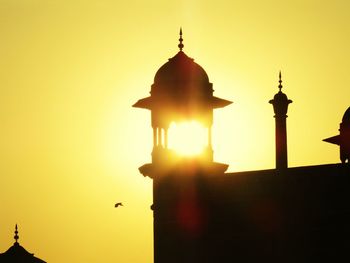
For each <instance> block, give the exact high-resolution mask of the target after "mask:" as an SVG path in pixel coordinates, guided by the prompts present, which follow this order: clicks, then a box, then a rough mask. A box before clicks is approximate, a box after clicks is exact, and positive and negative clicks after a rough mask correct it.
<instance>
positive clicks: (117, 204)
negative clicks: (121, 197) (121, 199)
mask: <svg viewBox="0 0 350 263" xmlns="http://www.w3.org/2000/svg"><path fill="white" fill-rule="evenodd" d="M118 206H123V204H122V203H116V204H115V205H114V207H118Z"/></svg>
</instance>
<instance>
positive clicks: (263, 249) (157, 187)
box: [133, 31, 350, 263]
mask: <svg viewBox="0 0 350 263" xmlns="http://www.w3.org/2000/svg"><path fill="white" fill-rule="evenodd" d="M182 42H183V39H182V31H180V44H179V48H180V51H179V52H178V53H177V54H176V55H175V56H174V57H173V58H171V59H169V61H168V62H167V63H165V64H164V65H163V66H162V67H161V68H160V69H159V70H158V71H157V73H156V75H155V79H154V84H153V85H152V89H151V96H150V97H147V98H144V99H141V100H139V101H138V102H137V103H135V104H134V105H133V106H134V107H140V108H146V109H149V110H151V124H152V128H153V143H154V147H153V152H152V163H149V164H145V165H143V166H141V167H140V168H139V171H140V172H141V174H142V175H144V176H149V177H150V178H152V179H153V204H152V205H151V209H152V210H153V220H154V221H153V223H154V225H153V229H154V262H155V263H175V262H176V263H178V262H181V263H187V262H188V263H190V262H191V263H195V262H198V263H199V262H201V263H203V262H220V263H226V262H228V263H231V262H273V263H280V262H283V263H295V262H298V263H303V262H305V263H306V262H307V263H309V262H324V261H328V262H348V261H349V260H350V254H349V252H348V250H349V244H350V224H349V222H350V206H349V200H350V191H349V187H350V165H344V164H341V163H340V164H329V165H316V166H307V167H295V168H288V162H287V161H288V160H287V133H286V118H287V110H288V105H289V104H290V103H291V102H292V101H291V100H289V99H288V98H287V96H286V95H285V94H284V93H282V91H281V90H282V78H281V74H280V75H279V92H278V93H277V94H276V95H275V96H274V98H273V99H272V100H271V101H270V103H271V104H272V105H273V107H274V112H275V119H276V169H270V170H260V171H250V172H238V173H225V171H226V169H227V167H228V166H227V165H225V164H219V163H215V162H213V158H212V157H213V154H212V146H211V126H212V123H213V109H214V108H219V107H224V106H226V105H228V104H229V103H230V102H229V101H226V100H223V99H219V98H216V97H214V96H213V89H212V84H211V83H210V82H209V78H208V75H207V74H206V72H205V71H204V70H203V68H202V67H200V66H199V65H198V64H196V63H194V62H193V60H192V59H190V58H189V57H187V55H186V54H185V53H184V52H183V51H182V50H183V47H184V46H183V43H182ZM345 115H346V116H347V117H344V118H343V125H341V131H340V133H341V134H344V132H345V131H348V130H346V129H345V128H344V127H345V126H346V127H348V126H347V125H348V124H346V125H345V124H344V123H345V122H346V121H344V120H345V119H346V120H349V119H350V116H349V115H350V110H348V111H347V113H346V114H345ZM345 115H344V116H345ZM348 116H349V117H348ZM188 119H195V120H199V121H202V122H204V124H205V125H206V127H207V128H208V153H207V157H206V158H202V157H198V158H195V157H194V158H180V157H178V156H176V155H174V154H173V153H172V152H171V151H170V150H169V149H168V146H167V140H168V137H167V136H168V134H167V129H168V127H169V123H170V122H172V121H181V120H188ZM346 123H348V122H346ZM340 136H341V135H340ZM344 138H349V136H348V135H347V136H346V137H344ZM337 140H338V139H337ZM348 141H349V140H348ZM339 144H340V145H344V141H343V139H341V140H340V139H339ZM341 149H343V152H342V150H341V156H342V157H341V159H342V162H345V161H346V160H349V155H347V154H345V155H342V153H343V154H344V147H343V148H341ZM347 149H349V148H347ZM345 153H349V151H347V150H346V151H345ZM277 175H282V176H277Z"/></svg>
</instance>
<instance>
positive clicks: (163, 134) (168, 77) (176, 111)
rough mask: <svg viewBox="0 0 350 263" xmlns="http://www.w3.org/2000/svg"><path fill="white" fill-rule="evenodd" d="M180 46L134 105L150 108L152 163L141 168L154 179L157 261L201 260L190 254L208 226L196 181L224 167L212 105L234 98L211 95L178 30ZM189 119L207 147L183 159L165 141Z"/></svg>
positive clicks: (220, 173) (206, 79) (220, 105)
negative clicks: (217, 155) (217, 154)
mask: <svg viewBox="0 0 350 263" xmlns="http://www.w3.org/2000/svg"><path fill="white" fill-rule="evenodd" d="M178 48H179V51H178V52H177V54H176V55H175V56H174V57H172V58H170V59H169V60H168V61H167V62H166V63H165V64H164V65H162V66H161V67H160V68H159V69H158V71H157V73H156V74H155V77H154V83H153V84H152V86H151V92H150V94H151V95H150V96H149V97H146V98H143V99H140V100H138V101H137V102H136V103H135V104H134V105H133V106H134V107H137V108H143V109H147V110H150V112H151V127H152V129H153V149H152V162H151V163H147V164H144V165H143V166H141V167H140V168H139V171H140V172H141V174H142V175H144V176H149V177H150V178H152V179H153V204H152V206H151V209H152V210H153V233H154V246H153V248H154V262H155V263H164V262H168V263H170V262H202V261H199V258H198V255H196V254H193V253H190V252H191V251H194V247H193V246H194V244H196V238H197V237H198V236H199V235H200V233H202V231H203V233H204V231H205V230H206V228H205V224H206V222H205V219H204V213H205V208H204V203H203V202H201V201H200V200H201V197H200V195H201V192H200V191H199V190H198V187H199V182H201V180H202V179H203V178H204V177H213V176H223V175H224V173H225V171H226V169H227V167H228V165H227V164H222V163H217V162H214V160H213V148H212V140H211V136H212V134H211V128H212V125H213V111H214V109H218V108H223V107H225V106H227V105H229V104H231V103H232V102H231V101H228V100H225V99H221V98H218V97H215V96H214V95H213V92H214V90H213V84H212V83H211V82H210V81H209V77H208V75H207V73H206V72H205V70H204V69H203V68H202V67H201V66H200V65H199V64H197V63H195V62H194V60H193V59H192V58H190V57H188V56H187V55H186V54H185V52H184V51H183V48H184V44H183V38H182V30H180V38H179V44H178ZM191 121H196V122H199V123H201V125H202V126H203V129H204V132H206V133H207V138H205V142H204V143H205V144H206V145H205V146H204V147H205V148H204V149H203V151H202V152H201V153H199V154H198V155H195V156H191V157H184V156H181V155H180V154H177V153H176V152H175V151H174V150H173V149H172V148H171V144H168V139H169V142H171V139H172V135H173V134H172V133H169V132H168V130H170V126H171V124H172V123H181V122H191ZM180 143H181V141H180ZM183 143H186V140H184V141H183ZM202 215H203V216H202ZM203 235H204V234H203Z"/></svg>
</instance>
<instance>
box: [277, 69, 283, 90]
mask: <svg viewBox="0 0 350 263" xmlns="http://www.w3.org/2000/svg"><path fill="white" fill-rule="evenodd" d="M278 82H279V83H280V84H279V85H278V88H279V89H280V91H281V90H282V87H283V86H282V74H281V71H280V74H279V80H278Z"/></svg>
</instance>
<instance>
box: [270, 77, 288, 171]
mask: <svg viewBox="0 0 350 263" xmlns="http://www.w3.org/2000/svg"><path fill="white" fill-rule="evenodd" d="M278 88H279V91H278V93H277V94H276V95H275V96H274V97H273V99H272V100H270V101H269V103H271V104H272V105H273V111H274V113H275V116H274V117H275V125H276V127H275V133H276V134H275V136H276V169H278V170H281V169H285V168H287V167H288V155H287V117H288V116H287V111H288V105H289V103H292V101H291V100H289V99H288V98H287V95H286V94H284V93H283V92H282V76H281V72H280V73H279V85H278Z"/></svg>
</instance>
